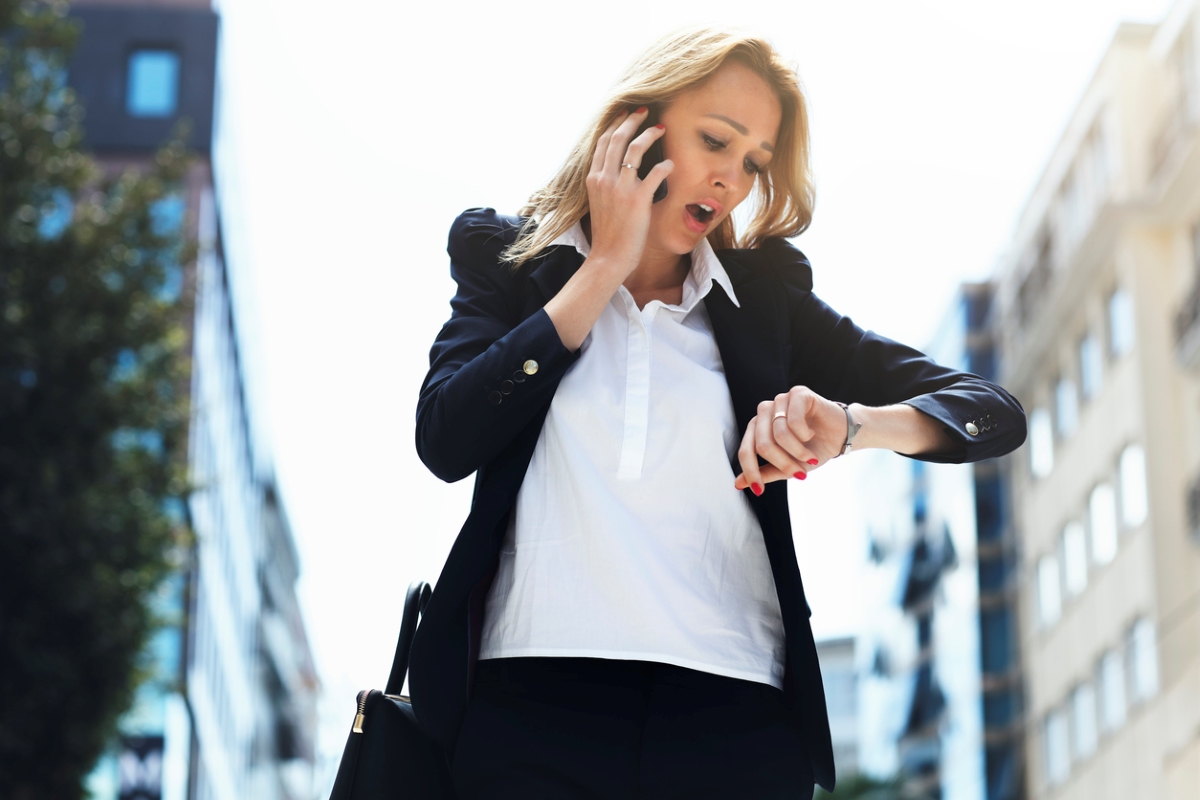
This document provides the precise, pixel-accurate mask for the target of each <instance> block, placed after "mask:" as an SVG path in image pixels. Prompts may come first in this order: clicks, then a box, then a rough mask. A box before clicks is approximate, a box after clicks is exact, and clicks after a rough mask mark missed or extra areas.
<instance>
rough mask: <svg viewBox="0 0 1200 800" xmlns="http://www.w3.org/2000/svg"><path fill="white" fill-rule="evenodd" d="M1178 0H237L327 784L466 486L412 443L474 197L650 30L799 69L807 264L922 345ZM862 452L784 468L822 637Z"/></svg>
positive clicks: (238, 71) (851, 303)
mask: <svg viewBox="0 0 1200 800" xmlns="http://www.w3.org/2000/svg"><path fill="white" fill-rule="evenodd" d="M1169 4H1170V3H1169V0H1009V2H1005V3H999V2H988V3H985V2H966V0H960V1H959V2H949V0H910V2H906V3H897V2H894V0H891V1H889V0H860V1H859V2H837V3H834V2H824V3H817V2H809V1H808V0H788V1H787V2H772V1H771V0H764V1H761V2H758V3H745V2H738V3H731V2H712V1H711V0H695V2H688V3H675V2H663V3H647V2H645V1H644V0H641V1H640V2H631V1H629V0H617V1H616V2H609V3H604V4H595V5H582V4H581V5H573V4H565V3H562V2H557V3H549V2H543V3H535V2H528V3H522V2H510V3H505V4H498V3H497V4H484V3H471V2H457V3H444V4H443V3H422V4H420V5H416V4H413V3H398V2H395V0H390V2H384V1H383V0H338V2H337V3H336V4H333V3H328V2H325V3H320V4H318V3H316V2H313V0H219V2H218V11H219V12H220V14H221V20H222V23H221V24H222V34H221V46H220V48H221V52H220V68H219V69H220V75H219V101H218V102H219V109H218V122H217V125H218V145H217V147H216V151H215V161H216V169H217V183H218V193H219V200H220V204H221V208H222V222H223V226H224V235H225V240H226V248H227V254H228V261H229V268H230V270H231V274H232V283H233V290H234V293H235V304H236V307H237V313H238V327H239V332H240V336H241V338H242V343H243V349H244V356H245V359H244V363H245V365H246V373H247V374H246V380H247V384H248V394H249V397H250V401H251V404H252V416H253V421H254V424H255V426H256V429H257V431H258V436H259V438H260V440H261V445H260V451H261V452H262V453H263V454H264V457H265V458H266V459H269V460H270V461H271V462H273V464H274V468H275V471H276V473H277V475H278V478H279V482H280V484H281V488H282V494H283V498H284V502H285V504H286V507H287V510H288V513H289V516H290V520H291V523H292V528H293V532H294V534H295V537H296V541H297V545H298V548H299V551H300V556H301V562H302V566H301V569H302V574H301V580H300V585H299V591H300V596H301V603H302V607H303V609H304V612H305V615H306V621H307V625H308V633H309V636H310V640H311V644H312V647H313V651H314V655H315V657H316V663H317V667H318V670H319V672H320V675H321V678H322V681H323V683H324V687H325V699H324V700H323V702H322V727H321V734H320V739H319V745H320V747H321V752H322V755H323V762H322V768H321V770H320V775H319V777H318V781H319V783H320V784H321V785H322V786H325V785H327V784H328V782H329V781H330V780H331V779H332V772H331V770H332V769H335V768H336V760H337V757H338V755H339V754H340V752H341V747H342V745H343V743H344V739H345V735H346V732H347V729H348V726H349V723H350V721H351V720H352V718H353V717H352V715H353V710H352V708H353V698H354V694H355V692H357V691H358V690H359V689H362V688H368V687H381V686H382V685H383V683H384V681H385V680H386V677H387V669H388V667H389V666H390V663H391V653H392V649H393V648H394V645H395V636H396V631H397V629H398V626H399V621H400V605H401V602H402V600H403V595H404V590H405V587H407V585H408V584H409V583H410V582H411V581H413V580H416V579H423V580H428V581H430V582H433V581H434V580H435V579H436V577H437V575H438V572H439V571H440V569H441V564H442V561H443V559H444V558H445V555H446V553H447V552H448V550H449V547H450V544H451V543H452V542H453V539H454V536H455V534H456V533H457V531H458V528H459V526H460V525H461V524H462V521H463V520H464V519H465V517H466V514H467V509H468V505H469V502H470V491H471V481H470V480H469V479H468V480H465V481H461V482H459V483H457V484H453V485H446V484H443V483H442V482H440V481H439V480H437V479H436V478H434V477H433V476H432V475H431V474H430V473H429V472H428V471H427V470H426V469H425V468H424V467H423V465H422V464H421V463H420V461H419V460H418V459H417V456H416V453H415V449H414V446H413V435H414V429H415V427H414V415H415V408H416V399H417V390H418V388H419V386H420V383H421V380H422V379H423V377H424V374H425V371H426V369H427V367H428V352H429V346H430V344H431V343H432V341H433V338H434V336H435V335H436V333H437V331H438V329H439V328H440V327H441V325H442V323H443V322H444V321H445V319H446V317H447V316H448V314H449V305H448V302H449V299H450V297H451V295H452V294H453V291H454V286H453V283H452V281H451V280H450V277H449V271H448V269H447V267H448V260H447V257H446V254H445V243H446V238H445V237H446V233H447V231H448V228H449V225H450V223H451V221H452V220H453V219H454V217H455V216H456V215H457V214H458V213H459V212H461V211H462V210H463V209H466V208H469V207H473V206H492V207H495V208H497V209H499V210H501V211H503V212H506V213H514V212H515V211H516V209H517V208H518V207H519V206H520V205H521V203H522V202H523V201H524V200H525V198H526V197H527V196H528V195H529V194H530V193H531V192H532V191H533V190H534V189H536V188H537V187H538V186H539V185H541V184H542V183H543V182H544V181H545V180H547V179H548V178H549V177H550V176H551V175H552V174H553V173H554V171H555V170H556V169H557V167H558V166H559V165H560V164H561V163H562V161H563V159H564V158H565V157H566V154H567V152H568V150H569V149H570V147H571V146H572V145H573V144H574V142H575V141H576V139H577V138H578V137H579V136H580V135H581V134H582V132H583V131H584V130H585V128H586V126H587V124H588V122H589V120H590V118H591V117H592V115H593V114H594V113H595V112H596V110H597V108H598V104H599V102H600V101H601V99H602V98H603V97H604V93H605V91H606V89H607V88H608V87H609V86H610V85H611V84H612V83H613V82H615V80H616V79H617V78H618V76H619V75H620V73H621V72H622V71H623V69H624V68H625V67H626V66H627V65H628V64H629V63H630V62H631V61H632V60H633V58H634V57H635V56H636V55H637V54H638V53H639V52H641V50H643V49H644V48H645V47H646V46H647V45H649V44H650V43H651V42H653V41H654V40H655V39H657V38H658V37H659V36H661V35H663V34H666V33H669V32H670V31H672V30H674V29H676V28H679V27H682V26H684V25H691V24H696V23H714V24H723V25H736V26H738V27H742V28H746V29H749V30H751V31H754V32H758V33H761V34H763V35H765V36H767V37H768V38H769V39H771V40H772V41H773V42H774V44H775V45H776V46H777V48H778V49H779V50H780V51H781V52H782V53H783V54H784V55H785V57H787V58H788V59H789V60H791V61H794V62H795V64H796V66H797V69H798V71H799V74H800V77H801V80H802V82H803V84H804V86H805V88H806V92H807V96H808V100H809V103H810V113H811V124H812V146H813V166H814V172H815V177H816V187H817V205H816V214H815V217H814V220H813V224H812V227H811V229H810V230H809V231H807V232H806V233H804V234H803V235H802V236H801V237H799V238H798V239H797V240H796V244H797V245H798V246H799V247H800V248H801V249H802V250H803V251H804V252H805V253H806V254H807V255H808V256H809V258H810V259H811V261H812V263H813V268H814V277H815V291H816V292H817V294H819V295H820V296H821V297H822V299H824V300H825V301H826V302H828V303H830V305H832V306H833V307H834V308H836V309H838V310H839V311H840V312H842V313H843V314H848V315H850V316H852V317H853V318H854V319H855V321H856V322H858V323H859V324H860V325H862V326H863V327H867V328H872V329H874V330H876V331H878V332H880V333H882V334H884V335H887V336H890V337H892V338H894V339H899V340H901V341H904V342H907V343H909V344H912V345H914V346H918V347H921V346H924V345H926V344H928V343H929V339H930V337H931V336H932V335H933V333H934V330H935V329H936V327H937V324H938V322H939V321H940V320H941V318H942V317H943V315H944V314H945V313H946V310H947V308H948V304H949V302H950V300H951V298H952V297H953V294H954V291H955V287H956V286H957V285H958V283H959V282H961V281H963V280H973V279H974V280H977V279H982V278H986V277H987V276H988V275H989V274H990V272H991V270H992V268H993V265H994V264H995V263H996V261H997V259H998V258H999V257H1000V255H1001V254H1002V253H1003V251H1004V248H1005V246H1006V244H1007V242H1008V240H1009V237H1010V236H1011V234H1012V231H1013V227H1014V224H1015V221H1016V218H1017V216H1018V214H1019V212H1020V210H1021V208H1022V205H1023V203H1024V202H1025V201H1026V199H1027V198H1028V196H1029V193H1030V191H1031V190H1032V187H1033V185H1034V183H1035V182H1036V180H1037V178H1038V176H1039V174H1040V173H1041V171H1042V169H1043V167H1044V165H1045V164H1046V162H1047V159H1048V158H1049V155H1050V152H1051V149H1052V148H1053V146H1054V144H1055V142H1056V141H1057V139H1058V137H1059V136H1060V134H1061V132H1062V130H1063V128H1064V126H1065V123H1066V120H1067V117H1068V115H1069V114H1070V112H1071V110H1072V109H1073V108H1074V106H1075V104H1076V103H1077V102H1078V100H1079V99H1080V97H1081V96H1082V94H1083V91H1084V88H1085V87H1086V85H1087V82H1088V80H1089V78H1090V76H1091V74H1092V73H1093V71H1094V69H1095V67H1096V65H1097V63H1098V62H1099V59H1100V56H1101V55H1102V53H1103V52H1104V49H1105V47H1106V46H1107V44H1108V42H1109V40H1110V39H1111V37H1112V34H1113V32H1114V31H1115V29H1116V26H1117V24H1118V22H1120V21H1122V20H1136V21H1157V20H1159V19H1161V17H1162V16H1163V14H1164V13H1165V11H1166V9H1167V7H1168V6H1169ZM897 458H898V457H897ZM860 472H861V465H860V464H856V463H855V462H854V460H853V457H851V458H847V459H845V460H844V461H839V462H836V463H834V464H831V465H828V466H826V467H823V468H822V469H821V470H817V471H816V472H815V473H814V474H813V475H812V477H811V478H810V479H809V480H808V481H806V482H805V484H798V483H797V484H795V485H793V486H791V487H790V489H789V491H790V500H791V505H792V515H793V525H794V527H795V534H796V543H797V550H798V554H799V560H800V566H801V570H802V572H803V574H804V576H805V584H806V588H807V590H808V595H809V600H810V604H811V606H812V608H813V612H814V615H813V618H812V622H813V626H814V630H815V632H816V634H817V635H818V637H821V636H831V635H838V634H844V633H849V632H853V631H854V630H856V628H857V626H858V625H859V623H860V620H861V619H863V615H864V614H865V613H866V609H865V608H864V604H863V601H862V598H863V596H864V593H863V592H861V591H858V590H857V587H858V586H859V585H860V582H861V580H862V577H863V561H864V554H865V545H864V537H863V533H862V530H861V527H862V523H861V518H860V515H859V513H858V508H859V507H861V505H862V504H863V503H865V502H869V487H865V486H863V485H862V479H861V477H860V474H859V473H860Z"/></svg>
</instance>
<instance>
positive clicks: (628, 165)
mask: <svg viewBox="0 0 1200 800" xmlns="http://www.w3.org/2000/svg"><path fill="white" fill-rule="evenodd" d="M621 166H622V167H624V168H625V169H637V167H635V166H634V165H633V164H622V165H621Z"/></svg>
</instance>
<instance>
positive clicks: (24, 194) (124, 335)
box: [0, 0, 192, 798]
mask: <svg viewBox="0 0 1200 800" xmlns="http://www.w3.org/2000/svg"><path fill="white" fill-rule="evenodd" d="M75 27H76V26H75V25H74V24H73V23H72V22H71V21H69V20H68V19H67V18H66V3H65V2H43V1H41V0H26V1H25V2H14V0H0V797H4V798H78V797H81V796H82V794H83V789H82V781H83V778H84V777H85V776H86V775H87V773H88V772H89V771H90V769H91V768H92V766H93V764H94V763H95V762H96V759H97V757H98V756H99V755H100V754H101V752H102V751H103V749H104V747H105V746H106V744H107V743H108V742H109V741H110V740H111V737H112V735H113V733H114V730H115V725H116V721H117V718H118V717H119V715H120V714H121V713H122V711H124V710H125V709H126V708H127V707H128V706H129V704H130V702H131V700H132V697H133V691H134V689H135V687H136V685H137V682H138V680H139V678H140V676H141V672H142V671H143V670H142V669H140V666H141V665H140V664H139V658H140V654H141V653H142V652H143V647H144V645H145V643H146V642H147V639H148V637H149V635H150V634H151V633H152V632H153V630H154V627H155V620H154V618H153V615H152V613H151V612H150V611H149V610H148V605H147V604H148V600H149V598H150V595H151V593H152V592H154V591H155V589H156V588H157V587H158V586H159V585H160V583H161V582H162V580H163V578H164V577H165V576H166V575H167V574H168V573H169V572H170V571H171V570H172V569H173V568H178V566H179V564H180V562H181V559H182V557H183V556H182V554H184V553H186V552H187V548H186V544H187V541H186V531H185V530H184V525H183V516H182V514H181V513H179V510H181V509H182V505H181V503H182V501H183V498H184V497H185V494H186V490H187V486H186V463H185V456H184V453H185V447H186V438H187V422H188V412H187V395H188V384H189V381H188V361H187V347H188V344H189V341H188V335H187V326H186V323H187V321H188V319H189V311H188V309H187V307H186V304H185V302H184V298H186V297H187V296H188V292H187V291H181V290H180V282H181V277H182V273H181V271H180V267H179V265H181V264H186V263H188V262H189V261H190V260H191V259H192V252H191V247H190V245H185V244H184V243H183V242H182V241H181V238H180V233H179V231H178V230H177V229H176V228H173V227H171V226H164V225H163V222H162V220H161V209H162V208H163V206H162V204H161V201H163V200H164V199H169V198H171V197H177V196H178V195H177V192H178V191H179V187H180V186H181V181H182V178H183V176H184V173H185V170H186V169H187V166H188V165H187V154H186V151H185V149H184V148H183V146H182V144H181V143H180V142H178V141H176V142H173V143H172V144H170V145H168V146H167V147H166V148H164V149H163V150H162V151H160V153H159V154H158V157H157V159H156V163H155V164H154V166H153V167H151V168H149V169H147V170H145V171H144V172H142V173H135V172H132V171H131V172H127V173H124V174H121V175H105V174H103V173H102V172H101V171H100V170H99V169H98V168H97V166H96V165H95V164H94V162H93V161H92V160H91V159H90V158H88V157H87V156H86V155H84V154H83V153H82V152H81V151H80V146H81V141H82V131H81V127H80V125H81V121H82V118H83V109H81V108H80V106H79V104H78V102H77V101H76V99H75V98H74V97H73V96H72V92H71V91H70V90H69V89H68V88H66V86H65V81H64V77H65V68H66V63H67V62H66V59H67V57H68V55H69V53H70V49H71V46H72V44H73V42H74V40H75V37H76V35H77V31H76V30H75ZM156 204H157V205H156Z"/></svg>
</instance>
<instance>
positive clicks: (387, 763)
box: [329, 581, 454, 800]
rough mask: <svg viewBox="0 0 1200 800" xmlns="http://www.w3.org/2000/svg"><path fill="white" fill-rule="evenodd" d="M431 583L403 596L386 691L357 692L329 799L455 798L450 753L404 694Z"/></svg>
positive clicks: (416, 585)
mask: <svg viewBox="0 0 1200 800" xmlns="http://www.w3.org/2000/svg"><path fill="white" fill-rule="evenodd" d="M429 595H430V588H429V584H428V583H425V582H424V581H416V582H415V583H413V584H412V585H411V586H409V587H408V593H407V595H406V596H405V598H404V617H403V619H402V620H401V622H400V638H399V639H398V640H397V641H396V655H395V658H394V659H393V660H392V672H391V675H389V676H388V681H387V684H386V686H385V688H384V690H383V691H382V692H381V691H379V690H378V689H364V690H363V691H361V692H359V693H358V698H357V703H358V709H357V713H356V714H355V717H354V726H353V727H352V728H351V729H350V736H349V737H348V738H347V739H346V749H345V750H344V751H343V752H342V761H341V763H340V764H339V765H338V771H337V777H336V778H335V779H334V782H333V792H332V794H330V796H329V798H330V800H383V798H387V799H388V800H453V798H454V790H453V786H452V784H451V782H450V771H449V768H448V766H447V764H446V756H445V754H444V753H443V752H442V748H441V747H439V746H438V745H437V744H436V743H435V742H434V741H433V739H431V738H430V737H429V736H427V735H426V734H425V733H424V732H423V731H422V730H421V729H420V727H419V726H418V725H417V718H416V717H415V716H413V709H412V701H411V700H410V699H409V698H408V697H405V696H404V695H402V694H400V692H401V691H403V689H404V676H405V675H406V674H407V673H408V654H409V651H410V650H411V649H412V641H413V635H414V634H415V633H416V632H417V622H418V621H419V618H420V616H421V614H422V613H423V612H424V611H425V604H426V603H427V602H428V601H429Z"/></svg>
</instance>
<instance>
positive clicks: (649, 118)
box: [634, 108, 667, 203]
mask: <svg viewBox="0 0 1200 800" xmlns="http://www.w3.org/2000/svg"><path fill="white" fill-rule="evenodd" d="M657 124H658V109H656V108H654V109H651V110H650V113H649V114H647V115H646V121H645V122H643V123H642V127H640V128H638V132H637V136H641V135H642V132H643V131H646V130H648V129H650V128H652V127H654V126H655V125H657ZM637 136H635V137H634V138H635V139H636V138H637ZM663 158H664V156H663V146H662V137H661V136H660V137H658V138H657V139H655V140H654V144H652V145H650V147H649V148H648V149H647V150H646V152H645V153H643V154H642V165H641V166H640V167H638V171H637V174H638V177H639V178H641V179H642V180H646V176H647V175H649V174H650V170H652V169H654V165H655V164H657V163H659V162H660V161H662V160H663ZM666 196H667V179H666V178H663V180H662V183H660V184H659V185H658V188H657V189H655V190H654V201H653V202H655V203H657V202H658V201H660V200H662V199H663V198H664V197H666Z"/></svg>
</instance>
